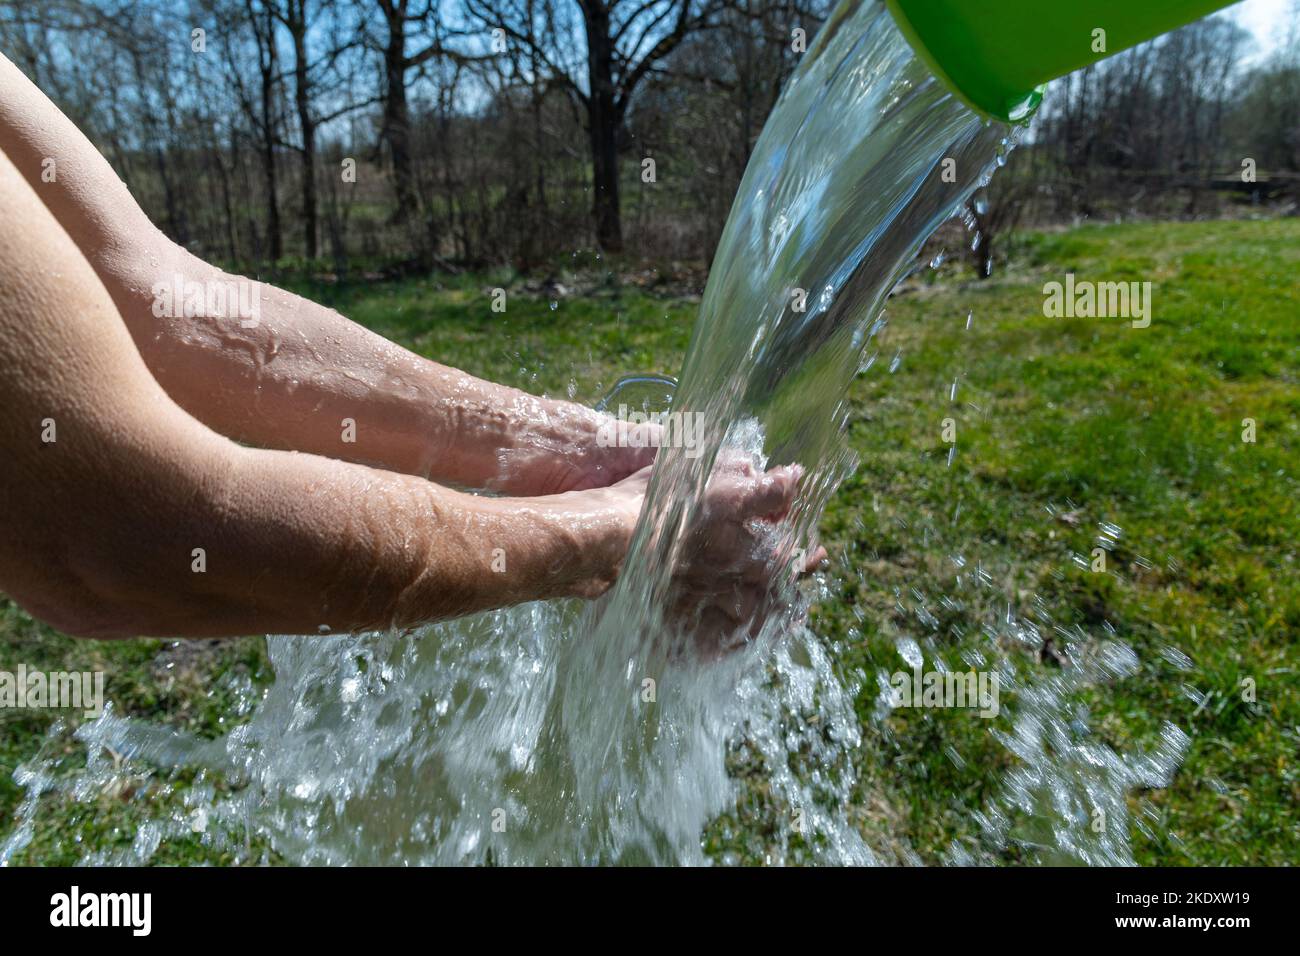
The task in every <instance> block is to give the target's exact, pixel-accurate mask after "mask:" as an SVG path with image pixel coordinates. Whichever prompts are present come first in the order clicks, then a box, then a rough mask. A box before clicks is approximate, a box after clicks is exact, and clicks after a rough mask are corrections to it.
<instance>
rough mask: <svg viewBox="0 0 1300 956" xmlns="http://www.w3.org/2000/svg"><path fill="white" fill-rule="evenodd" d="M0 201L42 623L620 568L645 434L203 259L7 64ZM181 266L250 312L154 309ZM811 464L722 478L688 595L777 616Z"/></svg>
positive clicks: (429, 607) (4, 297) (709, 501)
mask: <svg viewBox="0 0 1300 956" xmlns="http://www.w3.org/2000/svg"><path fill="white" fill-rule="evenodd" d="M50 170H53V172H54V175H53V176H50V175H49V171H50ZM0 221H4V222H5V223H7V224H9V225H10V228H8V229H6V230H3V231H0V367H3V368H4V370H5V373H4V376H3V379H0V452H3V454H4V456H5V458H6V462H7V466H6V473H5V480H4V483H3V485H0V518H2V519H3V520H4V521H5V522H6V524H7V526H8V534H6V535H5V536H4V538H3V540H2V541H0V590H4V591H5V592H7V593H8V594H10V595H11V596H12V597H13V598H14V599H15V600H16V601H18V602H19V603H20V604H22V605H23V606H24V607H25V608H26V609H27V610H29V611H30V612H31V613H32V614H34V615H35V616H37V617H39V618H42V619H44V620H46V621H47V622H49V623H51V624H53V625H55V626H57V627H59V628H61V629H63V630H65V631H68V632H69V633H72V634H77V635H82V636H92V637H129V636H136V635H159V636H179V637H211V636H230V635H239V634H247V633H258V632H261V633H269V632H275V633H318V632H321V631H322V630H323V629H326V628H328V629H329V630H331V631H335V632H337V631H342V630H357V629H365V628H377V627H392V626H407V625H414V624H418V623H424V622H428V621H433V620H439V619H445V618H450V617H455V616H459V615H462V614H467V613H471V612H474V611H478V610H484V609H488V608H495V607H502V606H507V605H510V604H515V603H519V602H522V601H529V600H538V599H546V598H553V597H562V596H579V597H587V598H590V597H595V596H597V595H599V594H601V593H603V592H604V591H605V590H606V589H608V587H609V586H610V585H611V584H612V583H613V581H614V580H616V578H617V576H618V573H619V571H620V569H621V567H622V564H623V559H624V556H625V554H626V551H627V547H628V543H629V541H630V538H631V534H632V531H633V528H634V526H635V523H636V519H637V515H638V513H639V511H640V508H641V503H642V501H643V500H644V495H645V488H646V480H647V476H648V468H647V466H648V465H649V464H650V463H651V462H652V461H653V457H654V454H655V449H654V447H653V444H654V443H653V442H647V441H632V442H620V443H617V444H615V445H612V446H609V445H608V444H607V443H601V442H597V440H596V436H597V432H598V430H599V428H600V425H601V422H602V418H601V416H599V415H598V414H597V413H595V412H593V411H591V410H590V409H586V408H583V407H581V406H578V405H574V404H572V403H569V402H560V401H554V400H550V399H544V398H538V397H536V396H532V395H528V394H526V393H523V392H520V391H518V390H516V389H510V388H506V387H503V386H500V385H496V384H493V383H491V382H486V381H483V380H481V379H478V378H475V377H473V376H471V375H468V374H466V373H464V372H461V371H459V370H456V369H452V368H448V367H446V366H443V365H440V364H438V363H436V362H431V361H428V360H426V359H423V358H421V357H419V356H416V355H414V354H413V353H410V352H408V351H406V350H404V349H402V348H400V347H399V346H397V345H395V344H393V343H391V342H389V341H387V340H385V339H383V338H382V337H380V336H377V335H375V334H373V333H371V332H369V331H368V330H366V329H363V328H362V327H360V326H358V325H356V324H355V323H353V322H350V321H349V320H347V319H346V318H344V317H343V316H341V315H339V314H338V313H336V312H334V311H332V310H329V309H326V308H323V307H322V306H319V305H317V304H315V303H313V302H310V301H308V300H305V299H302V298H300V297H298V296H295V295H292V294H290V293H287V292H284V291H282V290H280V289H276V288H274V287H273V286H269V285H266V284H265V283H259V282H251V280H247V279H244V278H243V277H238V276H231V275H227V274H226V273H223V272H222V271H221V270H219V269H216V268H215V267H213V266H211V265H209V264H207V263H205V262H203V261H202V260H200V259H198V258H196V257H195V256H193V255H192V254H190V253H189V252H188V251H186V250H184V249H182V248H180V247H178V246H176V245H175V244H174V243H172V242H171V241H170V240H168V239H167V238H166V237H165V236H163V235H162V233H161V232H160V231H159V230H158V229H157V228H155V227H154V226H153V224H152V223H150V222H149V220H148V219H147V217H146V216H145V215H144V213H143V212H142V211H141V210H140V208H139V206H138V205H137V204H136V203H135V201H134V199H133V198H132V197H131V195H130V193H129V192H128V191H127V189H126V187H125V185H123V184H122V183H121V181H120V180H118V178H117V177H116V175H115V174H114V173H113V171H112V168H111V167H110V166H109V164H108V163H107V162H106V161H105V160H104V158H103V157H102V156H100V155H99V153H98V152H97V151H96V150H95V149H94V147H93V146H92V145H91V144H90V143H89V141H87V140H86V139H85V138H84V137H83V136H82V135H81V133H80V132H79V131H78V130H77V129H76V128H75V127H74V126H73V125H72V124H71V123H70V122H69V121H68V120H67V118H66V117H64V116H63V115H62V114H61V113H59V111H58V110H57V109H56V108H55V107H54V106H53V104H51V103H50V102H49V101H48V100H47V99H46V98H45V97H44V95H43V94H42V93H41V92H40V91H39V90H38V89H36V88H35V87H34V86H33V85H32V84H31V83H30V82H28V81H27V79H26V78H25V77H24V76H23V75H22V74H21V73H20V72H19V71H18V70H17V69H16V68H15V67H14V66H13V65H12V64H10V63H9V62H8V61H6V60H4V59H3V57H0ZM174 277H179V278H180V280H181V281H182V282H183V283H186V284H188V283H199V284H200V287H204V286H215V285H225V286H228V287H230V288H235V287H239V288H240V289H241V292H242V293H243V294H244V295H245V297H246V301H252V302H254V303H255V304H256V309H255V311H254V312H253V313H252V315H253V316H255V319H251V320H250V317H249V315H247V314H243V315H241V314H234V312H233V310H231V311H228V313H227V314H224V315H201V314H200V315H195V314H189V315H186V314H185V311H184V310H183V309H178V308H171V309H167V308H164V309H159V292H158V289H159V285H160V283H161V284H163V285H166V284H169V283H174V281H175V278H174ZM240 283H243V286H239V284H240ZM349 422H350V423H351V425H350V428H349V426H348V423H349ZM642 427H647V428H648V427H650V426H642ZM638 446H640V447H638ZM796 484H797V480H796V479H795V478H793V477H791V475H790V474H787V473H782V472H778V473H773V474H769V475H760V474H756V473H753V471H752V469H751V470H750V472H749V473H744V472H743V470H737V471H735V472H728V473H726V474H722V475H720V476H719V477H718V478H717V480H715V481H714V482H713V483H711V485H710V488H709V490H708V491H706V507H705V508H704V509H702V514H703V517H702V521H701V525H700V527H699V528H698V529H695V531H694V532H693V536H692V541H694V542H695V544H694V545H693V546H692V550H691V551H690V552H689V553H688V555H687V560H686V562H685V563H684V564H683V566H682V568H681V569H679V570H680V575H679V576H680V580H681V585H682V586H681V593H682V601H681V612H682V613H683V614H688V615H691V616H693V617H694V618H696V619H698V620H700V621H701V622H704V623H707V622H710V621H712V622H713V623H711V624H708V627H709V629H710V630H711V631H719V629H721V631H725V630H727V628H725V627H723V624H722V622H723V621H730V622H731V624H732V625H736V626H739V624H740V623H741V619H740V618H737V617H736V616H735V615H736V614H740V615H741V618H744V619H745V620H749V619H752V618H753V617H754V616H755V615H761V613H762V612H763V598H762V595H763V593H765V589H770V588H769V584H770V582H765V581H764V580H762V575H761V574H759V573H758V571H757V568H758V567H759V565H761V566H763V567H771V566H772V565H773V564H774V562H773V561H771V560H770V558H771V557H772V556H771V555H770V554H769V555H766V556H764V555H763V552H762V548H763V545H762V542H761V541H759V540H758V539H757V538H754V536H753V533H752V524H753V521H755V520H757V521H760V522H762V521H766V522H769V523H771V522H774V521H776V520H777V519H779V517H780V516H781V515H783V514H784V513H785V511H786V510H788V508H789V506H790V502H791V501H792V500H793V496H794V493H795V486H796ZM451 486H455V487H462V488H482V489H490V490H492V491H494V492H497V493H498V494H500V495H501V497H491V496H483V495H474V494H468V493H465V492H462V491H458V490H454V488H453V487H451ZM715 486H716V487H715ZM819 557H820V555H816V554H815V555H814V558H819ZM769 574H770V572H769ZM746 615H748V617H746ZM731 630H735V627H734V626H733V627H732V628H731ZM721 631H719V632H720V633H721Z"/></svg>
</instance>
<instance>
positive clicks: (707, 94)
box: [0, 0, 1300, 270]
mask: <svg viewBox="0 0 1300 956" xmlns="http://www.w3.org/2000/svg"><path fill="white" fill-rule="evenodd" d="M828 8H829V3H828V0H188V2H182V3H179V4H177V3H174V2H171V0H46V2H43V3H41V4H35V5H34V4H29V3H26V2H23V0H0V51H3V52H4V54H5V55H6V56H8V57H9V58H10V59H12V60H13V61H14V62H15V63H17V64H18V66H19V67H20V68H22V69H23V70H24V71H25V72H26V73H27V74H28V75H29V76H31V77H32V78H33V79H34V80H35V81H36V82H37V83H38V84H39V85H40V86H41V87H42V88H43V89H45V90H46V91H47V92H48V93H49V94H50V95H51V97H52V98H53V99H54V100H55V101H56V102H57V103H58V104H59V105H60V106H61V107H62V108H63V109H64V110H65V112H67V113H68V114H69V115H70V116H71V117H72V119H73V120H74V121H75V122H77V123H78V124H79V125H80V126H81V127H82V129H84V130H85V131H86V132H87V133H88V135H90V137H91V138H92V139H93V140H94V141H95V142H96V144H97V145H98V146H99V147H100V148H101V149H102V150H103V151H104V153H105V154H106V155H107V156H108V157H109V159H110V161H111V162H113V164H114V165H115V167H116V168H117V169H118V171H119V172H120V173H121V175H122V176H123V177H124V179H125V180H126V181H127V184H128V185H129V186H130V187H131V189H132V190H133V192H134V193H135V194H136V196H137V197H138V198H139V199H140V200H141V202H142V204H143V205H144V206H145V208H146V209H147V210H148V211H149V212H150V214H151V215H153V217H154V218H155V220H156V221H158V222H159V224H160V225H161V226H162V227H163V228H164V229H165V230H166V231H167V232H168V233H169V234H171V235H172V236H174V237H175V238H176V239H177V240H178V241H181V242H183V243H186V244H188V245H190V246H191V247H193V248H194V249H195V250H196V251H198V252H200V253H202V254H206V255H210V256H213V257H216V258H220V259H224V260H229V261H233V262H237V263H253V264H258V265H262V264H267V263H274V262H280V261H282V260H292V259H304V260H310V261H316V260H320V259H328V260H331V261H332V262H333V264H334V267H335V268H336V269H338V270H342V269H348V268H354V267H362V268H369V267H371V265H379V264H383V265H385V266H391V265H394V264H405V265H409V266H411V267H416V268H429V267H435V266H436V267H445V268H458V267H460V266H463V265H483V264H511V265H516V266H522V267H524V268H532V267H536V266H541V265H544V264H551V263H552V261H553V260H554V259H555V258H556V256H557V255H558V254H560V253H564V252H573V251H578V250H601V251H604V252H608V253H620V252H623V253H626V254H628V255H631V256H634V257H645V258H652V259H658V260H673V259H683V260H692V261H700V260H707V259H708V257H709V255H710V254H711V252H712V249H713V246H714V245H715V243H716V241H717V238H718V235H719V234H720V231H721V227H722V224H723V221H724V219H725V217H726V214H727V211H728V208H729V206H730V203H731V199H732V196H733V194H734V191H735V188H736V186H737V185H738V183H739V181H740V177H741V174H742V173H743V170H744V167H745V163H746V161H747V160H748V157H749V153H750V151H751V150H752V148H753V145H754V141H755V140H756V138H757V136H758V134H759V132H760V130H761V129H762V126H763V122H764V120H765V119H766V117H767V114H768V112H769V111H770V110H771V108H772V106H773V104H774V103H775V102H776V98H777V96H778V94H779V91H780V88H781V85H782V83H783V82H784V80H785V79H786V78H787V77H788V76H789V74H790V72H791V71H792V70H793V69H794V67H795V65H796V64H797V62H798V57H799V51H798V49H797V48H796V44H795V43H794V42H793V39H794V35H795V30H796V28H799V29H802V30H803V31H805V32H806V34H807V35H809V36H811V35H812V34H813V33H814V32H815V31H816V28H817V26H818V25H819V23H820V21H821V19H822V18H823V17H824V16H825V15H826V14H827V12H828ZM1293 32H1294V31H1293ZM1251 44H1252V41H1251V40H1250V38H1249V36H1248V35H1246V34H1244V33H1243V32H1242V31H1241V30H1240V29H1239V28H1237V27H1236V26H1235V25H1233V23H1232V22H1231V21H1230V20H1228V19H1225V18H1222V17H1217V18H1212V19H1210V20H1206V21H1202V22H1200V23H1197V24H1193V25H1192V26H1189V27H1187V28H1184V29H1183V30H1180V31H1177V32H1175V33H1173V34H1170V35H1169V36H1167V37H1164V38H1161V39H1159V40H1156V41H1153V42H1152V43H1149V44H1145V45H1143V46H1141V47H1138V48H1136V49H1134V50H1131V51H1128V52H1126V53H1123V54H1121V55H1119V56H1117V57H1115V58H1113V59H1111V60H1108V61H1106V62H1104V63H1102V64H1099V65H1097V66H1095V67H1092V68H1090V69H1088V70H1085V71H1082V72H1080V73H1078V74H1075V75H1074V76H1072V77H1069V78H1067V79H1064V80H1061V81H1059V82H1058V83H1056V84H1055V85H1054V87H1053V89H1052V90H1050V91H1049V95H1048V98H1047V101H1046V103H1045V106H1044V108H1043V110H1042V111H1041V112H1040V115H1039V117H1038V118H1037V119H1036V121H1035V124H1034V126H1033V128H1032V130H1031V132H1030V133H1029V135H1028V136H1027V137H1026V138H1025V142H1024V144H1023V145H1022V146H1021V147H1020V149H1019V150H1017V151H1016V153H1015V154H1013V157H1012V160H1011V163H1010V165H1009V167H1008V169H1007V170H1004V171H1003V173H1002V174H1001V175H1000V176H999V177H997V178H996V179H995V180H994V183H993V186H992V187H991V193H990V195H989V196H987V197H985V199H984V200H983V201H982V202H980V203H979V204H978V206H973V207H972V209H971V210H970V212H971V214H972V216H973V217H974V219H975V220H976V222H977V225H978V226H979V228H980V239H979V240H978V241H976V242H975V243H974V246H975V252H974V255H975V256H976V258H977V259H978V260H980V261H981V262H984V263H985V264H987V262H988V261H989V260H990V259H991V257H992V256H993V255H994V251H993V250H994V248H995V245H996V243H997V241H999V239H998V237H999V236H1000V235H1002V234H1004V233H1005V232H1006V231H1007V230H1008V229H1009V228H1012V227H1014V226H1015V225H1017V224H1024V223H1030V222H1056V221H1070V220H1072V219H1075V218H1078V217H1081V216H1110V215H1115V214H1119V215H1131V214H1138V215H1143V214H1158V215H1208V214H1215V213H1216V212H1218V211H1221V210H1222V208H1223V204H1224V201H1225V194H1224V192H1223V190H1222V188H1221V187H1222V186H1223V183H1224V181H1225V180H1226V179H1227V178H1229V177H1231V176H1232V175H1235V174H1236V173H1237V172H1240V171H1241V170H1242V169H1243V162H1244V161H1245V160H1247V159H1249V160H1250V161H1251V162H1252V163H1253V164H1254V165H1255V167H1257V175H1258V176H1259V177H1261V178H1262V179H1263V180H1264V181H1266V182H1267V183H1268V184H1269V186H1268V190H1267V191H1265V192H1264V195H1265V196H1266V197H1267V198H1270V199H1278V198H1279V195H1280V196H1281V198H1282V199H1285V198H1286V195H1287V193H1286V191H1285V188H1284V186H1285V183H1287V182H1288V177H1294V176H1296V175H1297V174H1298V173H1300V58H1298V57H1297V39H1296V37H1294V36H1293V38H1292V42H1290V43H1287V44H1283V46H1282V48H1281V49H1279V50H1277V51H1275V53H1274V54H1273V55H1272V56H1271V57H1268V58H1259V57H1257V56H1256V57H1254V58H1253V59H1248V58H1249V57H1251V56H1252V49H1251ZM1279 184H1282V185H1281V186H1279ZM1279 189H1280V190H1281V192H1280V193H1279ZM1243 195H1246V194H1243ZM1249 195H1250V196H1251V197H1253V198H1254V199H1259V197H1260V195H1261V192H1260V191H1259V190H1257V191H1255V192H1254V193H1251V194H1249Z"/></svg>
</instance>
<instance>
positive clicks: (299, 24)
mask: <svg viewBox="0 0 1300 956" xmlns="http://www.w3.org/2000/svg"><path fill="white" fill-rule="evenodd" d="M290 9H291V10H292V9H293V5H292V4H290ZM291 31H292V33H293V56H294V65H293V75H294V100H295V103H296V105H297V108H298V126H299V128H300V129H301V130H302V153H301V157H302V229H303V247H304V249H305V251H306V255H307V258H308V259H315V258H316V232H317V226H316V122H315V120H314V119H313V118H312V115H311V79H310V77H309V76H308V75H307V65H308V64H307V18H306V10H305V9H301V8H300V16H299V17H298V18H297V20H296V22H295V23H294V25H293V27H292V28H291Z"/></svg>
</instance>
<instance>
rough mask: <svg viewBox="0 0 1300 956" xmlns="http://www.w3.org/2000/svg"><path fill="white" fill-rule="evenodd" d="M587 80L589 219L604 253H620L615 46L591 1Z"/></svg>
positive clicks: (605, 15) (596, 0) (605, 11)
mask: <svg viewBox="0 0 1300 956" xmlns="http://www.w3.org/2000/svg"><path fill="white" fill-rule="evenodd" d="M585 20H586V27H587V79H588V81H589V86H590V100H589V104H588V109H587V123H588V126H589V128H590V133H591V173H592V175H591V179H592V210H591V211H592V218H593V219H594V220H595V225H596V242H597V244H598V245H599V246H600V248H601V249H603V250H604V251H605V252H622V251H623V226H622V222H621V220H620V218H619V199H618V128H619V122H620V120H621V117H620V116H619V112H618V106H617V103H616V100H615V91H614V45H613V42H612V41H611V39H610V22H609V8H608V7H606V6H605V5H604V3H602V2H600V0H593V2H591V3H590V4H588V5H587V7H586V17H585Z"/></svg>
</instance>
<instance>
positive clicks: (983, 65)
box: [885, 0, 1235, 123]
mask: <svg viewBox="0 0 1300 956" xmlns="http://www.w3.org/2000/svg"><path fill="white" fill-rule="evenodd" d="M885 2H886V4H887V5H888V6H889V11H890V13H892V14H893V15H894V19H895V21H896V22H897V23H898V26H899V28H900V29H901V30H902V31H903V34H904V35H905V36H906V37H907V39H908V41H909V42H910V43H911V44H912V46H913V47H915V48H916V51H917V53H918V54H919V55H920V56H921V57H922V58H923V59H924V60H925V61H926V62H927V63H928V64H929V66H930V68H931V69H933V70H934V72H935V74H936V75H937V76H938V77H939V78H940V79H941V80H943V81H944V82H945V83H946V84H947V85H948V87H949V88H950V89H951V90H952V91H953V92H954V93H956V94H957V95H958V96H960V97H961V98H962V99H963V100H965V101H966V103H967V104H968V105H970V106H971V107H972V108H973V109H975V110H976V111H977V112H979V113H981V114H983V115H984V116H990V117H993V118H995V119H999V120H1002V121H1003V122H1006V123H1023V122H1026V121H1027V120H1028V119H1029V117H1030V115H1031V114H1032V113H1033V112H1034V110H1035V109H1036V108H1037V107H1038V104H1039V102H1040V101H1041V100H1042V98H1043V85H1044V84H1045V83H1047V81H1048V80H1053V79H1056V77H1058V76H1064V75H1065V74H1067V73H1072V72H1074V71H1075V70H1078V69H1081V68H1082V67H1085V66H1087V65H1088V64H1089V63H1095V62H1096V61H1097V60H1102V59H1105V58H1106V57H1108V56H1110V55H1111V54H1113V53H1118V52H1119V51H1120V50H1126V49H1128V48H1129V47H1131V46H1136V45H1137V44H1139V43H1141V42H1142V41H1144V40H1150V39H1151V38H1152V37H1157V36H1159V35H1160V34H1162V33H1168V32H1169V31H1170V30H1174V29H1176V28H1178V27H1180V26H1182V25H1183V24H1185V23H1191V22H1192V21H1193V20H1197V19H1200V18H1201V17H1203V16H1205V15H1206V14H1207V13H1213V12H1214V11H1215V10H1218V9H1221V8H1222V7H1226V6H1228V4H1229V3H1232V2H1235V0H885ZM1097 31H1104V32H1103V33H1098V32H1097Z"/></svg>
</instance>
